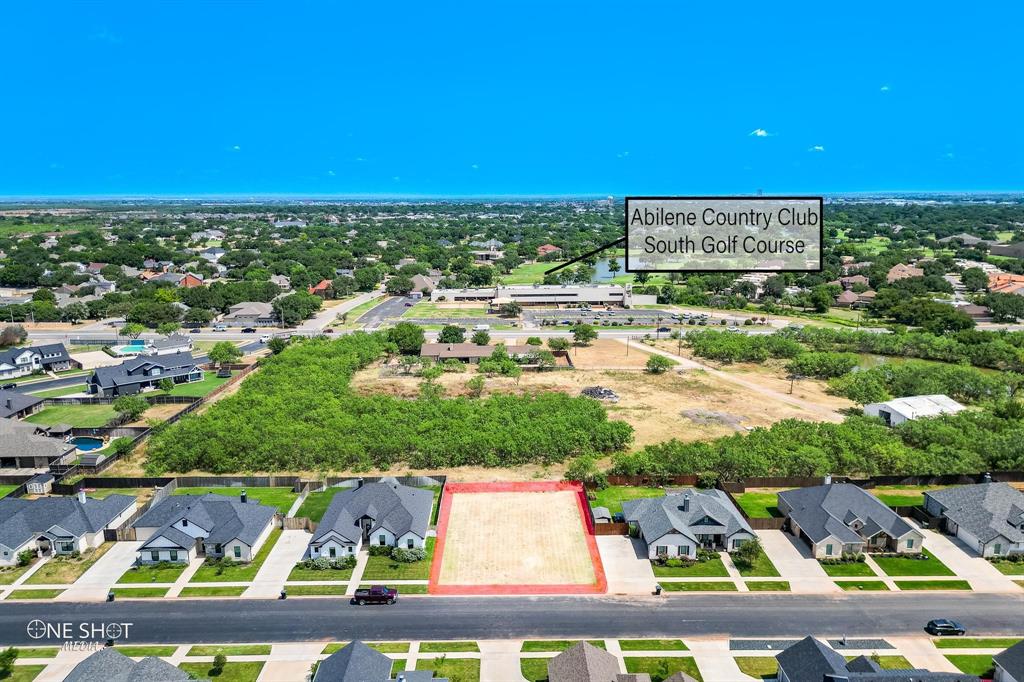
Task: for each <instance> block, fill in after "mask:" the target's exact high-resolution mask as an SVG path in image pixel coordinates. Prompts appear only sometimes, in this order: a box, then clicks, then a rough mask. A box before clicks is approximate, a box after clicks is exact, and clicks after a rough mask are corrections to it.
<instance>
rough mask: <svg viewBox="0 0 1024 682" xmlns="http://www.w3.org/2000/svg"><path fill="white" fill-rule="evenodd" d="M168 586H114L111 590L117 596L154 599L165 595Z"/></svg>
mask: <svg viewBox="0 0 1024 682" xmlns="http://www.w3.org/2000/svg"><path fill="white" fill-rule="evenodd" d="M169 589H170V588H169V587H115V588H114V589H113V592H114V594H115V595H116V596H118V597H127V598H128V599H146V598H148V599H156V598H158V597H164V596H166V595H167V590H169Z"/></svg>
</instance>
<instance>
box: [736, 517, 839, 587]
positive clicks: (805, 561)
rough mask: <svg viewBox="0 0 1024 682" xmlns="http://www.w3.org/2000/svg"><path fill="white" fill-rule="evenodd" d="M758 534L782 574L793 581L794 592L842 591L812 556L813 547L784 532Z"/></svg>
mask: <svg viewBox="0 0 1024 682" xmlns="http://www.w3.org/2000/svg"><path fill="white" fill-rule="evenodd" d="M755 532H756V533H757V536H758V537H759V538H761V546H762V547H763V548H764V551H765V553H766V554H767V555H768V558H769V559H771V560H772V563H773V564H775V568H777V569H779V575H780V576H781V577H782V578H783V579H784V580H788V581H789V589H790V591H792V592H796V593H802V594H823V593H827V592H841V591H842V590H841V589H840V588H839V586H838V585H836V584H835V583H834V582H832V579H831V578H829V577H828V576H827V575H826V574H825V571H824V570H823V569H822V568H821V564H819V563H818V560H817V559H815V558H814V557H813V556H811V549H810V547H808V546H807V545H806V544H804V543H803V541H801V540H800V539H799V538H795V537H793V536H792V535H790V534H789V533H784V532H782V531H781V530H759V531H755Z"/></svg>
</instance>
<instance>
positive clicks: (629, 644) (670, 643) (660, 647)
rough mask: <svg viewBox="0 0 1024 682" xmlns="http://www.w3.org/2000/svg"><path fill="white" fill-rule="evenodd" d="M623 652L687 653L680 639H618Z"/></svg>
mask: <svg viewBox="0 0 1024 682" xmlns="http://www.w3.org/2000/svg"><path fill="white" fill-rule="evenodd" d="M619 648H620V649H622V650H623V651H689V648H688V647H687V646H686V645H685V644H683V640H681V639H620V640H619Z"/></svg>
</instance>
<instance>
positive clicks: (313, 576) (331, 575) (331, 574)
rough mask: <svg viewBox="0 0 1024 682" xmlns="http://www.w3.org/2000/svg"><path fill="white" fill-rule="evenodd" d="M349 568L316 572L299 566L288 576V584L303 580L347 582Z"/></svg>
mask: <svg viewBox="0 0 1024 682" xmlns="http://www.w3.org/2000/svg"><path fill="white" fill-rule="evenodd" d="M352 570H353V569H351V568H346V569H333V568H329V569H327V570H323V571H316V570H313V569H311V568H303V567H302V565H301V564H298V565H296V566H295V568H293V569H292V572H291V573H289V574H288V582H291V581H295V582H301V581H304V580H348V579H349V578H351V577H352Z"/></svg>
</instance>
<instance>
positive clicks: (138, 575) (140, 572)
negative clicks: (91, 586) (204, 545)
mask: <svg viewBox="0 0 1024 682" xmlns="http://www.w3.org/2000/svg"><path fill="white" fill-rule="evenodd" d="M186 568H188V564H154V565H152V566H133V567H131V568H129V569H128V570H127V571H125V572H124V574H122V575H121V577H120V578H118V579H117V582H118V584H119V585H131V584H138V583H173V582H174V581H175V580H177V579H178V577H179V576H180V575H181V574H182V573H184V572H185V569H186Z"/></svg>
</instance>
